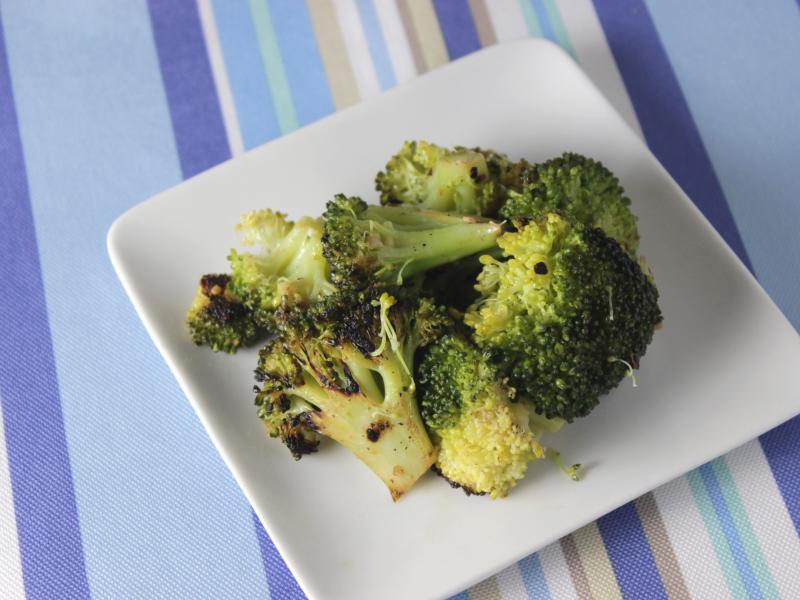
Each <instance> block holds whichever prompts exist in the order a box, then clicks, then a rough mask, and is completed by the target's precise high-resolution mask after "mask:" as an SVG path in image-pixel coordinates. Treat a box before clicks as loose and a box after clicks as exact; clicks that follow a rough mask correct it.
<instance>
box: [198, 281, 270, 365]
mask: <svg viewBox="0 0 800 600" xmlns="http://www.w3.org/2000/svg"><path fill="white" fill-rule="evenodd" d="M229 281H230V277H229V276H228V275H213V274H209V275H203V277H201V278H200V285H198V286H197V293H196V294H195V297H194V300H193V301H192V304H191V306H190V307H189V312H188V314H187V315H186V322H187V324H188V325H189V332H190V333H191V335H192V341H194V343H195V344H197V345H198V346H202V345H206V346H208V347H209V348H211V349H212V350H213V351H214V352H220V351H222V352H227V353H229V354H233V353H234V352H236V351H237V350H238V349H239V348H240V347H242V346H249V345H251V344H253V343H255V342H256V341H258V340H259V339H260V338H261V337H262V334H263V330H262V329H261V328H260V327H258V326H257V325H256V323H255V322H254V320H253V315H252V313H251V312H250V311H249V310H248V309H247V307H246V306H244V305H243V304H242V303H241V302H240V301H239V299H238V298H237V297H236V296H234V295H233V294H231V292H230V291H229V289H228V283H229Z"/></svg>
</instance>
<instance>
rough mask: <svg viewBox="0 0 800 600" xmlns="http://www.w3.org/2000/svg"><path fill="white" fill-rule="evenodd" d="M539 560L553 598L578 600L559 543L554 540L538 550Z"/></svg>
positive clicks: (555, 599)
mask: <svg viewBox="0 0 800 600" xmlns="http://www.w3.org/2000/svg"><path fill="white" fill-rule="evenodd" d="M539 562H541V563H542V571H543V572H544V578H545V579H546V580H547V587H548V589H549V590H550V596H552V598H553V600H578V595H577V593H576V592H575V586H574V585H572V576H571V575H570V574H569V566H568V565H567V559H566V558H564V553H563V552H562V551H561V544H560V543H559V542H555V543H554V544H550V545H549V546H547V547H546V548H544V549H542V550H540V551H539Z"/></svg>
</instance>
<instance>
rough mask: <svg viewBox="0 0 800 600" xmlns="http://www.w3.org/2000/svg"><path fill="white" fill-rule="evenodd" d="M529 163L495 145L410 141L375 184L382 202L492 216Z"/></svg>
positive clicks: (387, 165)
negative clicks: (512, 157)
mask: <svg viewBox="0 0 800 600" xmlns="http://www.w3.org/2000/svg"><path fill="white" fill-rule="evenodd" d="M525 165H527V163H525V162H524V161H521V162H520V163H513V162H511V161H509V160H508V158H507V157H506V156H505V155H503V154H500V153H498V152H494V151H492V150H481V149H480V148H475V149H468V148H463V147H460V146H457V147H455V148H453V149H448V148H443V147H441V146H436V145H434V144H430V143H428V142H425V141H417V142H406V143H405V144H404V145H403V147H402V148H401V149H400V151H399V152H397V154H395V155H394V156H392V158H391V159H389V162H388V163H387V164H386V167H385V170H384V171H381V172H380V173H378V175H377V176H376V178H375V186H376V188H377V190H378V192H380V195H381V204H408V205H419V206H422V207H424V208H428V209H431V210H438V211H448V212H456V213H460V214H467V215H483V216H494V215H496V214H497V209H498V208H499V207H500V205H501V204H502V203H503V201H504V200H505V198H506V191H507V187H509V186H512V187H515V186H518V185H519V183H518V181H517V180H518V179H519V178H520V177H521V176H522V175H523V173H525V169H524V167H525Z"/></svg>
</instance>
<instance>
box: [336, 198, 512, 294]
mask: <svg viewBox="0 0 800 600" xmlns="http://www.w3.org/2000/svg"><path fill="white" fill-rule="evenodd" d="M323 220H324V223H325V225H324V235H323V237H322V246H323V253H324V256H325V258H326V259H327V260H328V263H329V265H330V271H331V280H332V281H333V282H334V283H335V284H336V285H337V286H339V287H341V288H352V287H367V286H369V285H371V284H372V283H374V282H377V283H380V284H397V285H399V284H402V282H403V279H404V278H409V277H412V276H414V275H417V274H419V273H422V272H424V271H427V270H429V269H432V268H434V267H437V266H439V265H443V264H446V263H450V262H453V261H456V260H458V259H460V258H463V257H465V256H469V255H470V254H474V253H477V252H481V251H483V250H487V249H489V248H491V247H493V246H494V245H495V242H496V240H497V238H498V237H499V236H500V234H501V233H502V227H501V225H500V224H499V223H495V222H493V221H489V220H486V219H481V218H478V217H467V216H459V215H452V214H447V213H440V212H436V211H429V210H417V209H414V208H409V207H385V206H368V205H367V204H366V203H365V202H364V201H363V200H361V199H360V198H348V197H346V196H343V195H338V196H336V198H335V199H334V200H332V201H330V202H328V205H327V209H326V211H325V214H324V215H323Z"/></svg>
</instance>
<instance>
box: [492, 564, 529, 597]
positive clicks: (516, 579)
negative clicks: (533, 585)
mask: <svg viewBox="0 0 800 600" xmlns="http://www.w3.org/2000/svg"><path fill="white" fill-rule="evenodd" d="M494 579H495V581H496V582H497V588H498V589H499V590H500V597H501V598H503V600H517V599H518V598H526V597H527V596H528V592H527V591H526V590H525V582H524V581H523V580H522V573H520V571H519V566H518V565H511V566H510V567H508V568H507V569H505V570H504V571H500V572H499V573H498V574H497V575H495V576H494Z"/></svg>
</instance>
